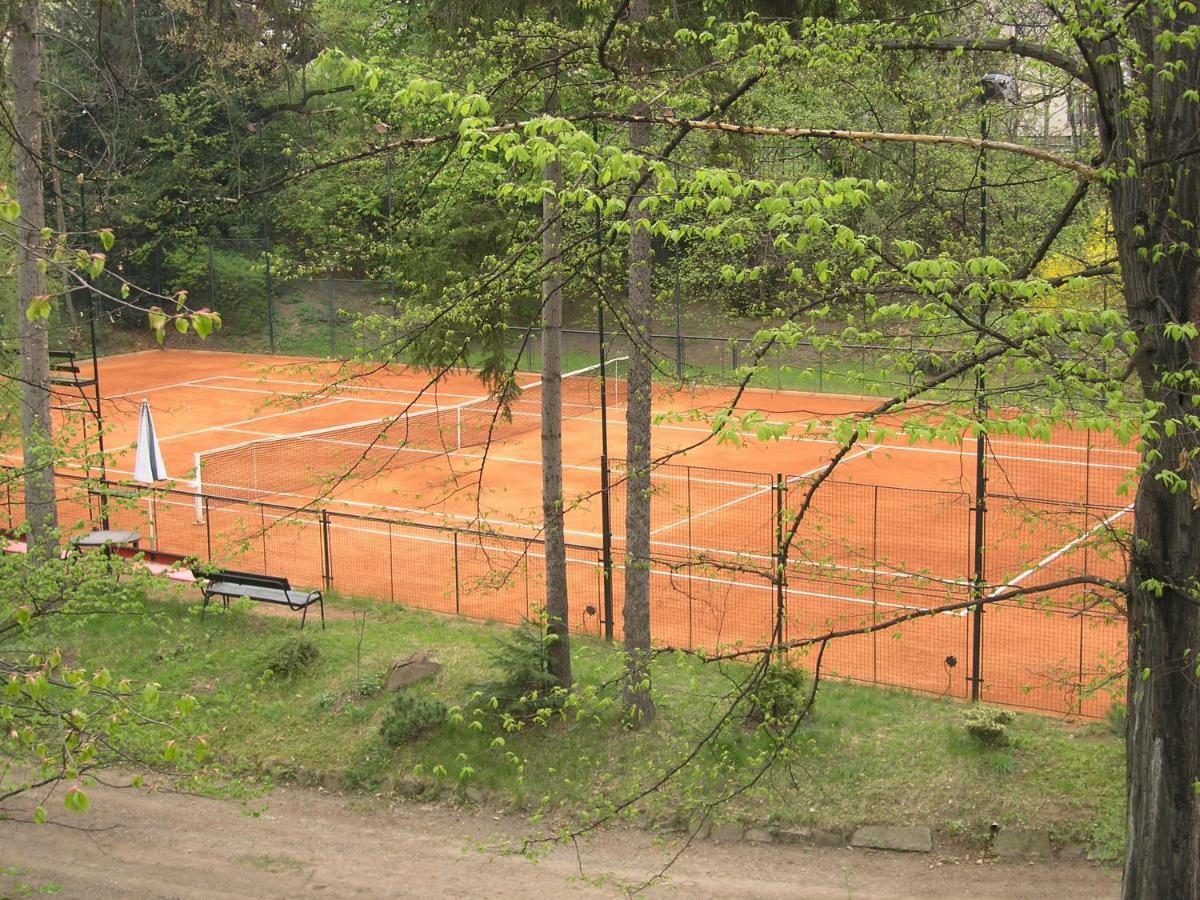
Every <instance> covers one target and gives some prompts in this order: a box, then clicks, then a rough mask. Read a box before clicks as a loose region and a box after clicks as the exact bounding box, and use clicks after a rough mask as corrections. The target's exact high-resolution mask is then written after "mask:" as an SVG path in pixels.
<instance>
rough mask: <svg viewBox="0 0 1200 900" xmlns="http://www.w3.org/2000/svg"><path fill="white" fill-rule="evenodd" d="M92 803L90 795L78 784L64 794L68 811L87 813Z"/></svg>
mask: <svg viewBox="0 0 1200 900" xmlns="http://www.w3.org/2000/svg"><path fill="white" fill-rule="evenodd" d="M91 805H92V801H91V800H89V799H88V795H87V794H85V793H84V792H83V791H82V790H81V789H80V788H79V787H78V786H75V787H72V788H71V789H70V790H68V791H67V793H66V794H65V795H64V796H63V806H65V807H66V808H67V811H68V812H73V813H85V812H87V811H88V807H89V806H91Z"/></svg>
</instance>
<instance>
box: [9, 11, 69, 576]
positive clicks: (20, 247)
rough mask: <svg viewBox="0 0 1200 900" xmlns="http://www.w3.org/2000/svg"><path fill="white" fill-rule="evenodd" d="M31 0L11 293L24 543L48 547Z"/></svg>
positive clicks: (51, 537) (38, 122)
mask: <svg viewBox="0 0 1200 900" xmlns="http://www.w3.org/2000/svg"><path fill="white" fill-rule="evenodd" d="M38 12H39V10H38V3H37V0H22V2H21V3H20V5H19V6H18V7H17V9H16V13H17V15H16V18H15V21H14V23H13V29H12V68H11V72H12V74H11V78H12V92H13V100H12V102H13V118H14V121H15V124H16V130H17V135H18V138H19V139H18V142H17V146H16V148H15V150H16V161H15V170H16V188H17V197H16V199H17V202H18V203H20V205H21V216H20V219H19V220H18V223H17V299H18V307H19V310H20V312H19V313H18V316H17V321H18V323H19V331H18V336H19V339H20V345H21V439H22V450H23V454H24V469H25V522H26V524H27V526H28V528H29V542H30V549H32V550H35V551H38V552H41V553H44V554H49V553H51V552H53V550H54V547H55V546H56V545H57V540H58V538H57V526H58V512H57V507H56V503H55V496H54V454H53V446H52V426H51V419H50V358H49V336H48V327H47V326H48V323H47V321H46V320H45V319H41V318H39V319H36V320H35V321H33V322H30V321H29V320H28V319H27V318H26V317H25V315H24V313H23V311H24V310H25V309H27V308H28V307H29V303H30V301H31V300H33V299H34V298H35V297H40V296H43V295H44V294H45V293H46V280H45V276H44V275H43V274H42V273H41V272H40V271H39V270H38V258H39V248H40V247H41V245H42V236H41V232H42V228H43V227H44V226H45V223H46V210H45V197H44V195H43V184H42V169H41V156H42V118H43V115H42V95H41V84H40V75H39V72H40V65H41V64H40V52H39V47H38V40H39V39H38V30H39V17H38Z"/></svg>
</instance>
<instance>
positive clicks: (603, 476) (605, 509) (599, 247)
mask: <svg viewBox="0 0 1200 900" xmlns="http://www.w3.org/2000/svg"><path fill="white" fill-rule="evenodd" d="M596 138H597V131H596V123H595V122H594V121H593V122H592V140H593V141H594V140H596ZM602 226H603V219H602V214H601V211H600V208H599V206H597V207H596V334H597V335H598V336H599V345H600V346H599V349H600V564H601V568H602V569H603V573H604V611H603V613H602V615H603V617H604V639H605V640H607V641H611V640H612V639H613V558H612V496H611V495H612V490H611V486H610V484H609V472H608V373H607V372H606V368H607V367H606V365H605V363H606V362H607V360H606V353H605V347H604V288H603V287H602V284H601V282H602V276H603V274H604V240H603V234H602Z"/></svg>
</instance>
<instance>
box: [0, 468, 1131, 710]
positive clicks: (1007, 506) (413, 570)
mask: <svg viewBox="0 0 1200 900" xmlns="http://www.w3.org/2000/svg"><path fill="white" fill-rule="evenodd" d="M7 474H8V477H7V479H6V480H5V482H4V485H3V493H2V494H0V515H2V516H3V520H4V525H5V527H6V528H7V529H8V531H9V533H16V532H17V530H18V529H19V526H20V523H21V522H22V520H23V513H22V508H21V487H20V479H19V478H18V477H16V476H17V472H16V470H8V473H7ZM621 474H622V473H621V469H620V467H619V464H618V466H617V468H616V470H615V472H614V481H613V484H614V488H613V492H612V496H613V507H614V515H613V522H614V532H615V534H614V539H615V546H614V560H615V574H614V578H613V600H614V603H613V612H614V615H613V623H612V625H613V632H614V634H616V635H618V636H619V635H620V634H621V627H622V624H621V623H622V616H621V610H622V607H623V604H624V578H623V567H624V565H625V553H626V548H625V546H624V544H623V541H622V540H621V533H622V528H621V527H620V526H621V524H622V523H623V521H624V495H623V486H624V480H623V479H622V478H621ZM58 484H59V494H60V497H59V501H60V516H61V521H62V522H63V523H64V525H65V527H66V528H67V529H68V530H69V531H72V532H77V531H82V530H87V529H90V528H94V527H99V526H100V525H101V524H102V523H103V524H105V525H107V526H108V527H113V528H120V529H127V530H132V531H136V532H138V533H139V534H141V535H142V545H141V546H142V548H143V549H145V550H147V551H149V552H151V553H155V554H161V555H163V556H164V557H165V558H168V559H169V558H194V559H198V560H203V561H209V562H213V563H216V564H219V565H222V566H230V567H236V568H241V569H247V570H260V571H264V572H268V573H270V574H280V575H286V576H288V577H289V578H290V579H292V580H293V581H294V582H295V583H297V584H298V585H303V586H306V587H318V586H319V587H323V588H325V589H327V590H329V589H332V590H335V591H337V592H340V593H342V594H346V595H353V596H359V597H366V598H371V599H376V600H383V601H390V602H397V603H403V604H405V605H408V606H414V607H419V608H423V609H431V610H436V611H438V612H442V613H447V614H456V615H463V616H469V617H472V618H477V619H486V620H495V621H501V622H507V623H516V622H519V621H521V620H522V619H523V618H526V617H529V616H530V615H532V614H533V613H534V612H535V610H536V608H537V607H539V606H541V605H542V604H543V602H544V592H545V559H544V548H543V544H542V542H541V541H540V540H538V539H536V538H531V537H517V536H506V535H500V534H495V533H491V532H486V531H477V530H471V529H464V528H452V527H443V526H435V525H428V524H416V523H412V522H406V521H400V520H397V519H392V518H387V517H385V516H376V515H353V514H348V513H343V512H338V511H334V510H328V509H326V510H311V509H295V508H291V507H286V506H279V505H273V504H270V503H263V502H256V501H253V500H246V499H231V498H228V497H220V498H218V497H212V496H208V495H196V494H193V493H191V492H186V491H176V490H161V491H152V492H150V491H130V490H129V489H127V488H121V489H116V488H114V487H112V486H109V487H108V488H107V489H106V490H105V491H104V492H103V493H102V492H101V490H100V489H99V486H98V485H97V484H96V483H95V482H89V481H86V480H85V479H82V478H78V477H73V476H67V475H62V476H60V477H59V482H58ZM1076 484H1077V486H1078V482H1076ZM810 486H811V482H809V481H808V480H806V479H803V478H794V477H785V476H782V475H768V474H764V473H755V472H739V471H732V470H715V469H705V468H698V467H694V466H680V465H664V466H660V467H657V468H656V469H655V470H654V472H653V474H652V490H653V493H652V510H651V522H652V544H651V548H652V549H651V554H652V560H651V566H650V568H651V580H650V584H651V598H650V603H651V624H652V634H653V637H654V640H655V641H656V642H657V643H658V644H660V645H668V646H673V647H677V648H682V649H687V650H702V651H705V652H709V653H711V652H713V651H717V650H722V649H729V648H732V647H764V646H768V645H770V644H771V643H772V642H773V641H774V640H776V639H779V638H782V639H784V640H789V641H797V640H801V639H804V638H808V637H812V638H817V637H819V636H821V635H824V634H827V633H830V632H836V633H840V634H841V635H842V636H841V637H839V638H838V639H837V640H835V641H832V642H830V643H829V645H828V647H827V650H826V652H825V655H824V665H823V670H824V672H825V674H827V675H830V676H837V677H844V678H849V679H852V680H856V681H864V682H869V683H877V684H887V685H896V686H901V687H906V688H911V689H914V690H919V691H923V692H927V693H934V694H941V695H946V696H951V697H959V698H962V697H967V696H970V695H971V692H972V686H973V681H974V679H975V678H976V677H978V679H979V680H978V681H977V682H975V684H976V685H977V687H978V692H979V695H980V696H981V697H982V698H983V699H985V700H988V701H991V702H996V703H1003V704H1008V705H1013V706H1022V707H1030V708H1035V709H1043V710H1050V711H1054V712H1060V713H1071V714H1082V715H1089V716H1098V715H1102V714H1103V712H1104V711H1105V709H1106V708H1107V707H1108V705H1109V703H1110V702H1111V700H1112V698H1113V696H1115V694H1116V693H1118V692H1119V691H1120V690H1121V689H1122V688H1123V684H1124V678H1123V666H1124V663H1123V646H1124V640H1125V636H1124V635H1125V632H1124V628H1125V625H1124V622H1123V621H1122V620H1121V619H1120V618H1119V616H1117V615H1116V614H1115V613H1114V612H1112V611H1111V607H1110V606H1109V605H1108V604H1104V603H1100V602H1097V600H1096V598H1095V597H1094V596H1092V595H1089V594H1086V593H1081V591H1080V589H1068V588H1060V589H1057V590H1055V591H1052V592H1049V593H1046V594H1040V593H1039V594H1038V595H1037V596H1034V597H1030V598H1028V599H1025V598H1019V597H1014V598H1013V599H1011V600H1006V601H1003V602H997V603H994V604H992V605H989V606H987V607H986V609H985V610H984V611H983V612H979V611H978V610H976V609H974V603H973V601H974V600H975V599H977V594H975V593H974V591H975V590H976V589H977V588H976V585H975V584H974V582H973V581H972V577H971V576H972V569H971V566H972V550H973V545H974V541H975V540H976V535H975V533H974V526H973V523H974V518H975V517H974V506H973V498H972V497H971V496H970V495H967V494H963V493H956V492H952V491H929V490H915V489H909V488H899V487H889V486H884V485H871V484H856V483H850V482H826V483H824V484H822V485H821V487H820V488H819V489H818V490H816V491H815V492H813V493H812V495H811V497H810V496H809V490H808V488H809V487H810ZM1060 493H1062V492H1060ZM101 496H107V500H106V502H105V504H104V505H103V506H101V503H100V498H101ZM802 507H803V508H805V509H806V511H805V513H804V515H803V517H802V518H799V510H800V509H801V508H802ZM1130 509H1131V508H1130V507H1119V506H1113V505H1098V504H1095V503H1087V502H1085V500H1084V499H1083V498H1080V497H1079V496H1078V495H1075V496H1073V497H1072V498H1071V500H1070V502H1063V501H1056V500H1031V499H1029V498H1020V499H1018V498H1011V497H999V496H997V497H992V498H990V499H989V502H988V506H987V509H986V513H987V516H986V523H987V531H986V536H985V537H984V545H985V555H986V559H987V572H988V582H989V586H988V587H987V588H986V589H985V591H986V593H989V594H992V595H997V594H998V593H1000V592H1004V591H1014V590H1021V589H1027V588H1032V587H1035V586H1037V585H1041V584H1046V583H1050V582H1056V581H1061V580H1065V579H1069V578H1072V577H1075V576H1079V575H1098V576H1102V577H1106V578H1109V579H1111V580H1114V581H1116V580H1120V578H1121V577H1123V573H1124V571H1125V567H1126V565H1127V562H1126V557H1125V553H1124V549H1123V545H1122V543H1121V540H1120V533H1121V530H1122V528H1123V527H1127V526H1128V522H1129V519H1128V515H1129V513H1130ZM567 555H568V566H567V569H568V581H569V589H570V606H571V623H570V624H571V627H572V629H573V630H575V631H577V632H581V633H585V634H591V635H600V634H602V633H603V632H604V631H605V628H604V625H605V623H604V579H603V572H604V568H603V558H602V554H601V550H600V549H599V548H598V547H595V546H587V545H582V544H579V545H572V546H569V547H568V550H567ZM956 605H957V606H958V608H957V609H953V610H950V611H947V612H938V613H935V614H929V613H928V610H932V609H941V608H943V607H947V606H952V607H953V606H956ZM889 622H894V623H895V624H894V625H893V626H892V627H889V628H887V629H886V630H879V629H880V626H882V625H884V624H887V623H889ZM977 636H978V637H977ZM977 639H978V643H976V641H977ZM813 646H814V649H815V646H816V645H813ZM976 646H978V648H979V655H978V657H977V658H976V656H975V648H976ZM797 656H799V657H800V661H801V664H805V663H807V664H811V663H812V656H811V653H810V654H809V655H808V656H805V653H804V652H803V651H799V652H798V653H797Z"/></svg>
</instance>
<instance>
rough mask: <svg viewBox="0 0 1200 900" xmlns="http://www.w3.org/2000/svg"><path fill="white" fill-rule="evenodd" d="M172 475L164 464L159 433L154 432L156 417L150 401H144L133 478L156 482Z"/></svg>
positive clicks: (147, 482)
mask: <svg viewBox="0 0 1200 900" xmlns="http://www.w3.org/2000/svg"><path fill="white" fill-rule="evenodd" d="M170 477H171V476H170V475H168V474H167V467H166V466H165V465H163V458H162V450H160V449H159V447H158V435H157V434H155V433H154V419H153V418H151V416H150V403H149V401H147V400H143V401H142V411H141V414H140V415H139V417H138V437H137V456H136V458H135V460H134V463H133V478H134V480H135V481H138V482H140V483H141V484H154V483H155V482H156V481H165V480H166V479H168V478H170Z"/></svg>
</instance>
